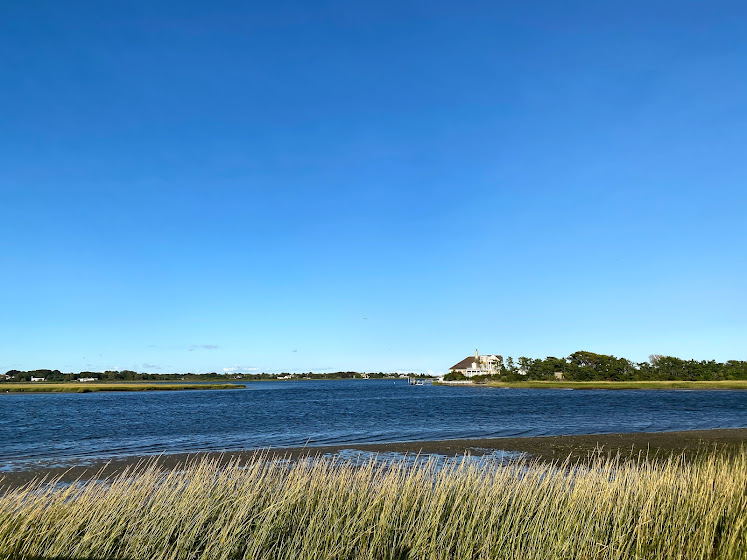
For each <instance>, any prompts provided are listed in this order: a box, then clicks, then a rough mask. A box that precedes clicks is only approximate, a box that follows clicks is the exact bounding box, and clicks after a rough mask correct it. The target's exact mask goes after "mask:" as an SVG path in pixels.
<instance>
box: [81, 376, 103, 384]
mask: <svg viewBox="0 0 747 560" xmlns="http://www.w3.org/2000/svg"><path fill="white" fill-rule="evenodd" d="M98 380H99V378H98V377H79V378H78V381H80V382H81V383H88V382H89V381H98Z"/></svg>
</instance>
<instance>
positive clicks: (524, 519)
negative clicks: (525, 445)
mask: <svg viewBox="0 0 747 560" xmlns="http://www.w3.org/2000/svg"><path fill="white" fill-rule="evenodd" d="M52 482H54V481H52ZM0 557H2V558H6V557H11V558H23V557H43V558H127V559H141V558H142V559H166V558H169V559H181V558H184V559H191V558H211V559H212V558H215V559H238V558H279V559H283V558H287V559H293V560H302V559H326V558H336V559H338V558H339V559H344V558H371V559H374V558H382V559H404V558H422V559H437V558H455V559H466V558H511V559H513V558H515V559H517V560H518V559H522V560H525V559H538V560H549V559H554V558H562V559H566V558H569V559H570V558H574V559H575V558H578V559H596V558H620V559H626V560H627V559H635V558H655V559H670V558H671V559H675V558H676V559H686V560H697V559H722V558H723V559H726V558H728V559H739V560H744V559H745V558H747V452H745V450H742V451H741V452H740V453H738V454H737V455H736V456H731V457H724V456H718V455H711V456H709V457H705V458H703V459H702V460H700V461H695V462H693V463H685V462H683V461H681V460H678V459H676V458H673V459H670V460H668V461H663V462H662V461H658V462H650V461H646V460H642V461H638V462H619V461H615V460H610V459H606V460H605V459H602V460H599V461H597V462H594V463H593V464H591V465H590V466H589V465H586V466H580V465H579V466H575V467H571V466H568V465H565V466H560V467H558V466H552V465H541V464H531V465H527V464H521V463H514V464H509V465H507V466H490V465H487V466H486V465H481V466H480V465H475V464H471V463H469V462H466V461H463V462H460V461H454V462H451V463H448V464H447V465H446V466H444V465H443V464H436V463H434V462H430V463H427V464H425V465H419V466H415V467H413V466H412V465H409V466H408V465H405V464H403V463H394V464H389V465H382V464H379V463H376V462H373V461H372V462H370V463H368V464H366V465H364V466H362V467H361V466H352V465H341V464H339V463H335V462H334V461H331V460H325V459H317V460H312V461H301V462H296V463H290V464H288V463H283V462H277V461H269V460H267V459H266V457H263V456H261V455H260V456H257V457H255V458H254V459H253V460H250V461H249V462H248V463H246V464H239V463H232V464H229V465H224V464H220V463H219V462H216V461H209V460H203V461H201V462H195V463H191V464H188V465H185V466H184V468H182V469H180V470H171V471H166V470H163V469H162V468H161V467H159V465H158V464H157V462H153V463H149V464H142V465H139V466H138V467H137V468H134V469H132V470H131V471H129V472H125V473H123V474H121V475H119V476H117V477H115V478H112V479H109V480H92V481H87V482H84V483H81V484H74V485H70V486H67V487H61V486H60V485H54V484H52V485H50V484H49V482H37V483H35V484H32V485H29V486H27V487H24V488H21V489H12V490H6V491H5V492H4V493H3V494H2V495H0Z"/></svg>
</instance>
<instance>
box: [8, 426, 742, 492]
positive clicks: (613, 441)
mask: <svg viewBox="0 0 747 560" xmlns="http://www.w3.org/2000/svg"><path fill="white" fill-rule="evenodd" d="M740 446H747V428H734V429H719V430H693V431H684V432H653V433H646V432H639V433H619V434H592V435H567V436H541V437H509V438H480V439H453V440H440V441H411V442H398V443H368V444H348V445H329V446H322V447H305V448H304V447H296V448H270V449H264V450H244V451H226V452H223V453H220V452H202V453H189V454H187V453H176V454H170V455H162V456H160V458H159V463H160V464H161V465H162V466H163V467H164V468H167V469H170V468H175V467H178V466H181V465H183V464H184V463H185V462H186V461H188V460H191V459H196V458H203V457H210V458H221V459H222V460H224V461H229V460H233V459H237V458H238V459H240V460H244V459H248V458H251V457H252V456H254V455H256V454H257V453H265V454H266V455H267V456H268V457H269V458H289V459H298V458H301V457H314V456H321V455H325V454H335V453H338V452H340V451H341V450H344V449H354V450H360V451H364V452H374V453H402V454H417V453H420V454H437V455H444V456H447V457H454V456H459V455H464V454H469V455H476V456H479V455H484V454H487V453H491V452H493V451H496V450H502V451H513V452H521V453H525V454H527V455H528V456H529V457H530V458H532V459H536V460H539V461H548V462H551V461H562V460H565V459H566V458H568V457H570V458H571V460H574V461H575V460H584V459H588V458H589V457H590V456H593V455H597V454H600V453H601V454H604V455H607V454H610V453H611V454H616V453H617V452H618V451H619V452H620V454H621V455H624V456H637V455H638V454H639V453H641V454H644V455H645V454H648V455H649V456H658V457H662V456H664V457H666V456H669V455H671V454H673V453H675V454H684V455H685V456H686V457H693V456H695V455H697V454H698V453H702V452H705V451H710V450H713V449H717V450H720V451H724V452H727V453H729V452H732V453H733V452H735V451H737V450H738V449H739V448H740ZM152 458H153V456H131V457H121V458H116V459H112V460H109V461H106V460H97V461H95V462H86V463H85V464H83V465H79V466H73V467H44V466H41V467H39V468H34V469H28V470H23V471H16V472H6V473H2V474H1V475H0V487H8V486H11V487H15V486H19V485H22V484H25V483H27V482H30V481H31V480H33V479H38V478H47V479H54V478H59V479H60V480H61V481H63V482H72V481H74V480H77V479H80V478H82V479H86V478H90V477H92V476H94V475H95V474H96V473H97V472H100V473H101V474H102V475H103V476H110V475H113V474H116V473H118V472H121V471H122V470H124V469H126V468H128V467H132V466H134V465H136V464H137V463H138V462H141V461H143V460H148V459H152Z"/></svg>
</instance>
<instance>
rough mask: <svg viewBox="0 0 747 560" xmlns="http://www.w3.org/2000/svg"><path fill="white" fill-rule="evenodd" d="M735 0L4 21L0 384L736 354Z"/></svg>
mask: <svg viewBox="0 0 747 560" xmlns="http://www.w3.org/2000/svg"><path fill="white" fill-rule="evenodd" d="M745 28H747V8H745V7H744V3H742V2H733V3H727V2H719V1H716V2H686V1H682V0H679V1H672V2H658V1H652V0H647V1H631V0H627V1H621V2H612V1H610V2H573V1H565V2H557V1H547V2H523V1H515V2H495V1H489V2H447V3H445V2H437V1H436V2H434V1H430V2H406V1H401V0H398V1H396V2H389V1H382V2H367V3H360V2H332V3H330V2H321V1H320V2H305V1H304V2H283V1H272V2H217V1H212V2H204V1H203V2H173V3H162V2H154V1H148V2H99V1H96V2H74V1H72V2H53V1H47V2H38V1H33V0H29V1H23V2H3V3H2V5H1V6H0V371H5V370H7V369H11V368H16V369H36V368H53V369H54V368H58V369H61V370H63V371H79V370H101V369H112V368H120V369H125V368H127V369H135V370H138V371H148V372H156V373H158V372H182V371H200V372H205V371H223V370H224V369H226V370H227V371H257V370H259V371H309V370H313V371H318V372H323V371H335V370H358V371H380V370H381V371H393V370H399V371H429V370H430V371H434V372H439V371H444V370H447V369H448V367H449V366H451V365H452V364H454V363H456V362H457V361H459V360H461V359H462V358H464V357H465V356H467V355H469V354H470V353H472V352H474V349H475V348H479V349H480V351H481V352H485V353H487V352H491V353H499V354H503V355H504V356H509V355H511V356H514V357H518V356H521V355H525V356H529V357H545V356H548V355H553V356H565V355H568V354H570V353H571V352H574V351H576V350H581V349H584V350H591V351H595V352H601V353H610V354H615V355H618V356H625V357H628V358H631V359H634V360H638V361H642V360H645V359H647V357H648V355H649V354H651V353H657V354H671V355H676V356H680V357H684V358H695V359H717V360H720V361H722V360H726V359H742V360H744V359H747V296H746V295H745V294H746V293H747V289H746V288H747V259H746V254H747V219H746V218H747V158H746V157H745V156H746V152H747V33H745Z"/></svg>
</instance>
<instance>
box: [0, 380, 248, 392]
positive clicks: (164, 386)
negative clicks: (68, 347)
mask: <svg viewBox="0 0 747 560" xmlns="http://www.w3.org/2000/svg"><path fill="white" fill-rule="evenodd" d="M243 388H244V385H239V384H237V383H211V384H209V383H142V382H140V383H116V382H114V383H106V382H103V383H97V382H91V383H76V382H74V381H68V382H66V383H45V382H36V383H2V384H0V393H1V392H8V393H100V392H103V391H188V390H203V389H243Z"/></svg>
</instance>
